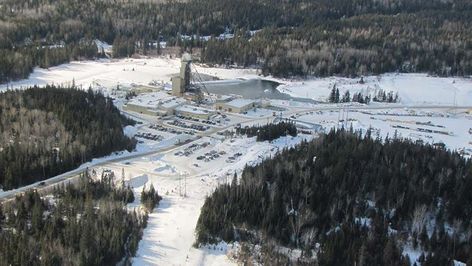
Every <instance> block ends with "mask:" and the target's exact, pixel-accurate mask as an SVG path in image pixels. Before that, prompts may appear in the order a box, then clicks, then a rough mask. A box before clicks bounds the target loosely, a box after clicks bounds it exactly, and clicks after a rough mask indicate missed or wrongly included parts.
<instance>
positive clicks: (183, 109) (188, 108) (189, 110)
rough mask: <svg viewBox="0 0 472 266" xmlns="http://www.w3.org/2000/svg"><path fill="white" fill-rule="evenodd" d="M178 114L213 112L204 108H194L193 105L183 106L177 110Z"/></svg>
mask: <svg viewBox="0 0 472 266" xmlns="http://www.w3.org/2000/svg"><path fill="white" fill-rule="evenodd" d="M175 110H176V111H177V112H186V113H193V114H210V113H212V112H213V110H210V109H206V108H203V107H198V106H192V105H182V106H179V107H177V108H176V109H175Z"/></svg>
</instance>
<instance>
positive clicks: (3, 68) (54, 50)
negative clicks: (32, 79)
mask: <svg viewBox="0 0 472 266" xmlns="http://www.w3.org/2000/svg"><path fill="white" fill-rule="evenodd" d="M0 28H1V26H0ZM1 37H2V35H0V38H1ZM98 56H100V53H98V50H97V46H96V45H95V43H94V42H80V43H77V44H67V45H64V44H61V45H58V46H54V45H51V46H48V45H42V44H40V43H37V44H35V45H32V44H31V45H29V46H26V47H20V48H15V49H1V48H0V83H4V82H9V81H12V80H17V79H23V78H27V77H28V76H29V74H30V73H31V72H32V71H33V68H34V67H36V66H38V67H42V68H49V67H51V66H56V65H60V64H63V63H67V62H69V61H71V60H80V59H92V58H96V57H98Z"/></svg>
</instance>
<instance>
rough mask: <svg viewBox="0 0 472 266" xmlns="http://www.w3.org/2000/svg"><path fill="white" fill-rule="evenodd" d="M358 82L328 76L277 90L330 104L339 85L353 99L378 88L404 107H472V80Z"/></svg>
mask: <svg viewBox="0 0 472 266" xmlns="http://www.w3.org/2000/svg"><path fill="white" fill-rule="evenodd" d="M359 81H360V79H359V78H357V79H350V78H340V77H329V78H320V79H312V80H307V81H294V82H287V83H286V84H285V85H281V86H279V88H278V89H279V90H280V91H281V92H285V93H288V94H290V95H291V96H294V97H305V98H311V99H314V100H318V101H327V99H328V96H329V93H330V91H331V89H332V88H333V86H334V84H336V87H337V88H338V89H339V92H340V94H341V96H342V95H343V94H344V92H345V91H347V90H349V92H350V94H351V97H352V95H353V94H354V93H357V92H362V93H363V94H364V95H367V94H370V95H375V93H376V92H377V91H378V90H379V89H382V90H384V91H385V92H389V91H393V92H395V93H396V92H398V95H399V97H400V102H401V103H402V104H411V105H413V104H415V105H417V104H431V105H450V106H452V105H454V104H455V103H456V104H457V105H468V106H470V105H472V79H470V78H438V77H430V76H428V75H426V74H384V75H380V76H370V77H364V83H363V84H360V82H359Z"/></svg>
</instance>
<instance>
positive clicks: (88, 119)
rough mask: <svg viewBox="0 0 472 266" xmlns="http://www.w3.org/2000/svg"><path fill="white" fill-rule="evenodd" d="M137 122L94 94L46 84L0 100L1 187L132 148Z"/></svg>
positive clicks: (10, 92) (30, 181)
mask: <svg viewBox="0 0 472 266" xmlns="http://www.w3.org/2000/svg"><path fill="white" fill-rule="evenodd" d="M132 123H133V121H131V120H129V119H128V118H126V117H124V116H122V115H121V114H120V112H119V110H118V109H117V108H116V107H115V106H114V105H113V101H112V100H111V99H110V98H107V97H105V96H104V95H103V94H101V93H98V92H93V91H92V90H88V91H82V90H78V89H76V88H60V87H55V86H46V87H45V88H38V87H33V88H30V89H27V90H18V91H6V92H4V93H2V94H1V97H0V186H2V187H3V188H4V189H12V188H15V187H18V186H23V185H27V184H31V183H33V182H36V181H39V180H43V179H46V178H48V177H51V176H55V175H58V174H61V173H63V172H66V171H68V170H71V169H73V168H76V167H77V166H79V165H80V164H82V163H85V162H87V161H89V160H91V159H92V158H94V157H101V156H105V155H108V154H110V153H112V152H114V151H119V150H125V149H126V150H129V151H131V150H133V149H134V147H135V145H136V140H134V139H129V138H128V137H126V136H125V135H124V133H123V127H124V126H126V125H129V124H132Z"/></svg>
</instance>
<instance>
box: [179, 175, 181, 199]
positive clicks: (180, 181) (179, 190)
mask: <svg viewBox="0 0 472 266" xmlns="http://www.w3.org/2000/svg"><path fill="white" fill-rule="evenodd" d="M179 196H182V173H179Z"/></svg>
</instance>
